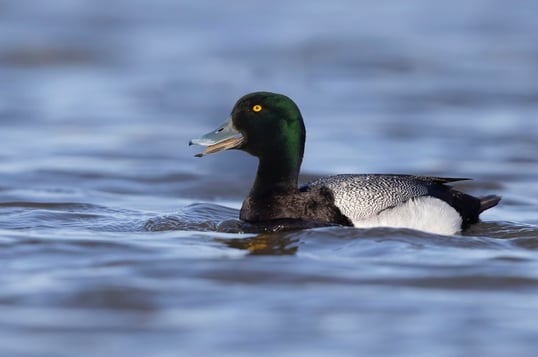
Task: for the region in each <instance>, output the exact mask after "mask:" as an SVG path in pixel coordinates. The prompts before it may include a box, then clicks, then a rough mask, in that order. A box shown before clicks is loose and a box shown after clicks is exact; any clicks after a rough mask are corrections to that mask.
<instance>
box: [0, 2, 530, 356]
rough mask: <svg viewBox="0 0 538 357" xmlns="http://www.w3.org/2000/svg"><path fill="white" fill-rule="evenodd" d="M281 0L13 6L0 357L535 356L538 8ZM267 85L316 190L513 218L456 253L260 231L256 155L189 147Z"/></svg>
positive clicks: (3, 104) (449, 240)
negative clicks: (456, 191) (337, 181)
mask: <svg viewBox="0 0 538 357" xmlns="http://www.w3.org/2000/svg"><path fill="white" fill-rule="evenodd" d="M275 1H276V2H275ZM275 1H273V2H272V3H271V6H264V7H263V9H262V7H260V4H259V3H257V2H252V1H237V2H233V3H215V2H211V3H209V2H208V1H205V0H201V1H197V2H196V3H194V2H191V1H172V0H155V1H151V2H133V1H127V0H117V1H113V2H107V3H106V4H104V3H103V2H88V1H83V0H73V1H56V2H49V3H47V5H46V6H43V4H42V3H41V2H39V3H38V2H37V1H35V0H34V1H32V0H30V1H24V2H22V1H19V2H15V1H14V2H5V1H4V2H1V3H0V19H1V21H0V29H1V31H0V77H1V78H2V80H1V81H0V143H1V145H0V148H1V150H0V265H1V267H2V274H0V286H1V287H2V289H1V291H0V355H2V356H74V355H76V356H82V355H87V356H98V355H103V356H108V355H129V356H176V355H196V356H205V355H207V356H214V355H222V356H252V355H256V356H274V355H280V356H299V355H304V356H327V355H331V356H357V355H365V356H373V355H405V356H431V355H439V354H440V355H443V356H465V355H484V356H529V357H530V356H534V355H535V354H536V350H537V348H538V345H537V342H536V341H537V340H538V339H537V336H538V327H537V324H536V316H538V303H537V299H536V295H537V292H538V274H537V272H538V253H537V252H538V218H537V216H536V212H537V206H538V201H537V197H538V184H537V183H538V166H537V163H538V159H537V156H536V152H537V151H538V135H537V134H536V133H538V121H537V120H536V113H538V82H537V81H536V80H535V79H536V78H537V76H538V65H537V63H538V46H537V45H536V44H537V43H538V22H537V21H536V13H538V5H537V4H538V3H537V2H535V1H532V0H523V1H518V2H517V4H515V3H507V2H503V1H497V0H495V1H488V2H484V1H470V2H469V1H461V0H460V1H452V2H450V3H446V4H442V3H439V2H431V1H427V0H411V1H406V2H405V3H401V4H398V3H395V4H391V6H390V7H388V6H386V4H383V3H379V4H378V3H373V2H364V1H358V2H357V1H343V2H327V3H323V4H321V3H315V4H313V3H308V4H307V3H306V2H305V1H304V0H292V1H286V2H285V3H284V2H283V1H280V0H275ZM254 90H271V91H275V92H283V93H285V94H288V95H289V96H291V97H292V98H293V99H294V100H295V101H296V102H297V103H298V104H299V106H300V108H301V111H302V113H303V116H304V118H305V121H306V126H307V133H308V134H307V144H306V151H305V160H304V165H303V176H302V178H301V182H308V181H311V180H312V179H314V178H316V177H318V176H320V175H326V174H337V173H375V172H378V173H383V172H386V173H410V174H421V175H437V176H448V177H472V178H474V179H475V180H474V181H469V182H462V183H461V184H458V188H460V189H462V190H464V191H466V192H469V193H471V194H475V195H483V194H487V193H495V194H499V195H501V196H502V197H503V201H502V202H501V204H500V205H499V206H498V207H496V208H494V209H492V210H489V211H487V212H486V213H485V214H484V215H483V220H484V221H483V222H481V223H479V224H477V225H474V226H472V227H471V229H469V230H468V231H466V232H464V233H463V234H462V235H456V236H450V237H447V236H437V235H432V234H427V233H421V232H416V231H411V230H397V229H388V228H376V229H365V230H359V229H353V228H349V227H309V228H308V229H303V228H304V227H297V225H296V224H295V223H294V222H277V223H276V224H274V225H272V226H265V227H261V229H260V227H258V226H252V225H248V224H245V223H244V222H240V221H239V220H238V212H239V208H240V206H241V202H242V199H243V198H244V197H245V195H246V194H247V193H248V190H249V188H250V185H251V183H252V180H253V175H254V172H255V167H256V160H255V159H254V158H252V157H250V156H248V155H246V154H244V153H241V152H226V153H222V154H220V155H219V156H215V157H207V158H204V159H203V160H201V159H197V158H194V157H193V155H194V154H195V153H196V152H195V151H193V150H192V149H190V148H188V146H187V144H188V141H189V139H190V138H192V137H195V136H197V135H199V134H200V133H204V132H207V130H208V129H209V128H212V127H214V126H215V125H216V124H218V123H220V122H221V121H222V120H224V119H225V117H226V116H227V115H228V113H229V111H230V109H231V107H232V105H233V103H234V102H235V100H237V98H239V97H240V96H241V95H243V94H245V93H247V92H251V91H254ZM300 228H301V229H300Z"/></svg>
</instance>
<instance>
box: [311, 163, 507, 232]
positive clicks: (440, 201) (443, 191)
mask: <svg viewBox="0 0 538 357" xmlns="http://www.w3.org/2000/svg"><path fill="white" fill-rule="evenodd" d="M461 180H465V179H462V178H440V177H426V176H413V175H376V174H371V175H336V176H329V177H324V178H320V179H317V180H315V181H312V182H310V183H308V184H306V185H304V186H303V187H301V191H309V190H312V189H315V188H320V187H326V188H328V189H329V190H330V191H331V192H332V194H333V196H334V204H335V205H336V206H337V207H338V208H339V209H340V211H341V212H342V214H343V215H344V216H346V217H347V218H348V219H349V220H350V221H351V222H352V223H353V225H354V226H356V227H374V226H390V227H405V228H413V229H420V230H424V231H429V232H434V233H441V234H453V233H455V232H457V231H459V230H460V229H461V228H464V227H466V226H468V225H469V224H471V223H475V222H477V221H478V215H479V214H480V212H482V211H483V210H485V209H487V208H490V207H493V206H494V205H496V204H497V203H498V201H499V200H500V198H498V197H497V196H488V197H486V198H483V199H480V198H477V197H473V196H471V195H468V194H465V193H463V192H460V191H457V190H454V189H453V188H452V187H450V186H448V185H446V183H449V182H455V181H461Z"/></svg>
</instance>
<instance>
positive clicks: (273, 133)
mask: <svg viewBox="0 0 538 357" xmlns="http://www.w3.org/2000/svg"><path fill="white" fill-rule="evenodd" d="M304 141H305V127H304V123H303V118H302V116H301V113H300V111H299V108H297V105H296V104H295V103H294V102H293V101H292V100H291V99H290V98H288V97H286V96H285V95H282V94H276V93H270V92H254V93H250V94H247V95H245V96H243V97H242V98H240V99H239V100H238V101H237V103H236V104H235V106H234V107H233V109H232V113H231V115H230V117H229V118H228V120H227V121H226V122H225V123H224V124H223V125H221V126H219V127H218V128H217V129H216V130H214V131H212V132H210V133H208V134H206V135H204V136H202V137H201V138H199V139H193V140H191V142H190V144H191V145H192V144H196V145H202V146H207V148H206V150H204V152H202V153H200V154H198V155H196V156H203V155H207V154H212V153H215V152H219V151H223V150H229V149H239V150H243V151H246V152H248V153H250V154H252V155H254V156H257V157H259V158H260V159H263V158H267V157H270V156H275V159H280V160H285V161H287V163H288V164H291V163H292V162H295V164H296V165H297V164H298V165H297V166H300V163H301V161H302V158H303V151H304ZM278 156H280V157H278ZM293 166H295V165H293ZM297 169H298V167H297Z"/></svg>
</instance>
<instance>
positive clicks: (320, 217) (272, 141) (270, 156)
mask: <svg viewBox="0 0 538 357" xmlns="http://www.w3.org/2000/svg"><path fill="white" fill-rule="evenodd" d="M305 140H306V129H305V124H304V121H303V117H302V115H301V112H300V110H299V107H298V106H297V104H295V102H294V101H293V100H292V99H290V98H289V97H287V96H286V95H283V94H278V93H272V92H253V93H249V94H246V95H245V96H243V97H241V98H240V99H239V100H238V101H237V102H236V103H235V105H234V107H233V109H232V111H231V114H230V116H229V117H228V118H227V120H226V121H225V122H224V123H223V124H222V125H220V126H218V127H217V128H216V129H215V130H213V131H211V132H209V133H207V134H205V135H203V136H201V137H199V138H196V139H192V140H190V142H189V145H199V146H202V147H205V149H204V150H203V151H202V152H200V153H198V154H196V155H195V156H197V157H203V156H206V155H209V154H214V153H217V152H221V151H225V150H232V149H235V150H241V151H244V152H246V153H249V154H251V155H253V156H255V157H257V158H258V168H257V172H256V177H255V179H254V183H253V185H252V187H251V189H250V192H249V193H248V196H247V197H246V198H245V200H244V201H243V204H242V207H241V210H240V213H239V218H240V220H241V221H243V222H247V223H248V224H256V225H261V226H264V225H272V226H274V224H275V223H278V222H294V224H293V227H295V228H297V227H301V225H304V226H305V227H309V226H311V225H312V223H315V225H316V226H332V225H339V226H352V227H356V228H372V227H392V228H407V229H414V230H419V231H424V232H428V233H433V234H441V235H453V234H457V233H459V232H461V231H462V230H464V229H466V228H468V227H469V226H470V225H472V224H474V223H477V222H478V221H479V215H480V214H481V213H482V212H484V211H485V210H487V209H490V208H492V207H494V206H496V205H497V204H498V203H499V201H500V200H501V197H499V196H497V195H486V196H483V197H475V196H472V195H470V194H467V193H464V192H462V191H459V190H456V189H454V188H453V187H452V186H451V185H449V184H450V183H452V182H456V181H463V180H469V179H467V178H447V177H431V176H417V175H403V174H338V175H332V176H327V177H321V178H318V179H315V180H313V181H311V182H308V183H305V184H303V185H300V186H299V185H298V179H299V171H300V168H301V163H302V160H303V154H304V147H305ZM301 223H302V224H301Z"/></svg>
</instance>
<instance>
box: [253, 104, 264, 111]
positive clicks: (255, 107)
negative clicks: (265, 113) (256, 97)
mask: <svg viewBox="0 0 538 357" xmlns="http://www.w3.org/2000/svg"><path fill="white" fill-rule="evenodd" d="M252 110H254V111H255V112H256V113H257V112H261V111H262V106H261V105H259V104H256V105H255V106H253V107H252Z"/></svg>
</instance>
